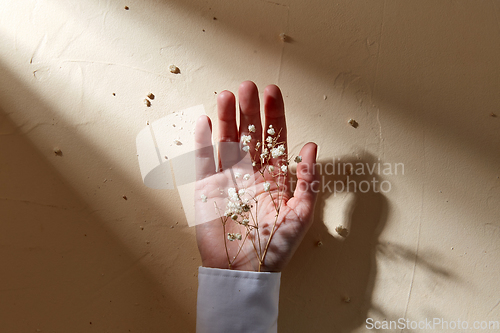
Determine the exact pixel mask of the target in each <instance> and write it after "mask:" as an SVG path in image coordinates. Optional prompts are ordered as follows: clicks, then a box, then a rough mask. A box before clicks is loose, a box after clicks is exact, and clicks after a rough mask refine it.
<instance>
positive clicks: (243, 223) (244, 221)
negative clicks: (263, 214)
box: [241, 219, 250, 227]
mask: <svg viewBox="0 0 500 333" xmlns="http://www.w3.org/2000/svg"><path fill="white" fill-rule="evenodd" d="M248 223H250V221H249V220H248V219H243V221H241V224H242V225H244V226H245V227H246V226H247V225H248Z"/></svg>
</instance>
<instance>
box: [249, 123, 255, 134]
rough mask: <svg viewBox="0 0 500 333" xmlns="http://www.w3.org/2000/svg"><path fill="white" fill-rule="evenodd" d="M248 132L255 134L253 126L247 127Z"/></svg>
mask: <svg viewBox="0 0 500 333" xmlns="http://www.w3.org/2000/svg"><path fill="white" fill-rule="evenodd" d="M248 131H249V132H251V133H255V125H248Z"/></svg>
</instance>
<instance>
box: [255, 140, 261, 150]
mask: <svg viewBox="0 0 500 333" xmlns="http://www.w3.org/2000/svg"><path fill="white" fill-rule="evenodd" d="M260 145H261V143H260V141H259V142H257V143H256V144H255V149H258V148H259V147H260Z"/></svg>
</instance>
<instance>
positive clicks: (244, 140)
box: [241, 135, 252, 146]
mask: <svg viewBox="0 0 500 333" xmlns="http://www.w3.org/2000/svg"><path fill="white" fill-rule="evenodd" d="M251 140H252V136H251V135H242V136H241V143H243V145H244V146H248V144H249V143H250V141H251Z"/></svg>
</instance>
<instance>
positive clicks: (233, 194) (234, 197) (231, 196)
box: [227, 187, 238, 201]
mask: <svg viewBox="0 0 500 333" xmlns="http://www.w3.org/2000/svg"><path fill="white" fill-rule="evenodd" d="M227 194H228V195H229V199H231V200H233V201H234V200H238V194H237V193H236V189H235V188H234V187H230V188H228V189H227Z"/></svg>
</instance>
